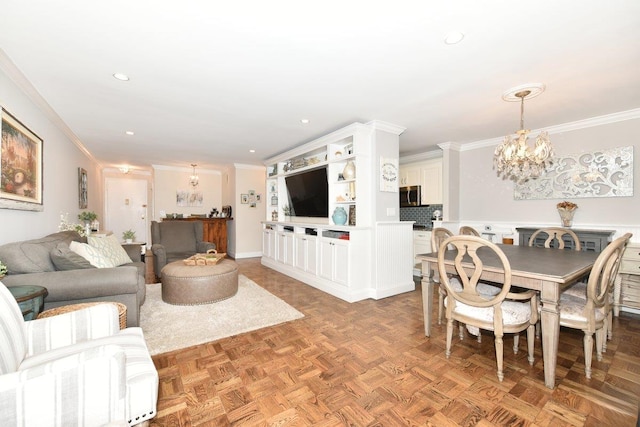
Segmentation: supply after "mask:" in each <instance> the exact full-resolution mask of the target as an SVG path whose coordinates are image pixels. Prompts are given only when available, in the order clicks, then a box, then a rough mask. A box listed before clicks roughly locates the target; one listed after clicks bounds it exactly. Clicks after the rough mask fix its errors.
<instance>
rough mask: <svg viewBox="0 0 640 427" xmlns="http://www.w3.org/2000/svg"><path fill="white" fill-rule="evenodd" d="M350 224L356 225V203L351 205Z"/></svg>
mask: <svg viewBox="0 0 640 427" xmlns="http://www.w3.org/2000/svg"><path fill="white" fill-rule="evenodd" d="M348 221H349V225H356V205H351V206H349V220H348Z"/></svg>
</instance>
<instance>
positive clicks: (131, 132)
mask: <svg viewBox="0 0 640 427" xmlns="http://www.w3.org/2000/svg"><path fill="white" fill-rule="evenodd" d="M125 133H126V134H127V135H135V134H134V133H133V131H132V130H128V131H126V132H125Z"/></svg>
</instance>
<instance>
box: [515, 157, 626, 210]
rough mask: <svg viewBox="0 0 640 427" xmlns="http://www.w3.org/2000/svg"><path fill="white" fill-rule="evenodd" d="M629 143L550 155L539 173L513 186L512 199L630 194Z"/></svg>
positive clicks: (622, 195)
mask: <svg viewBox="0 0 640 427" xmlns="http://www.w3.org/2000/svg"><path fill="white" fill-rule="evenodd" d="M632 196H633V145H630V146H626V147H616V148H609V149H604V150H596V151H589V152H586V153H576V154H568V155H565V156H562V157H560V156H558V157H556V158H554V162H553V166H551V168H550V169H549V170H548V171H547V172H546V173H545V174H544V175H543V176H541V177H539V178H537V179H532V180H529V181H527V182H525V183H524V184H516V185H515V187H514V193H513V198H514V200H535V199H567V198H579V197H632Z"/></svg>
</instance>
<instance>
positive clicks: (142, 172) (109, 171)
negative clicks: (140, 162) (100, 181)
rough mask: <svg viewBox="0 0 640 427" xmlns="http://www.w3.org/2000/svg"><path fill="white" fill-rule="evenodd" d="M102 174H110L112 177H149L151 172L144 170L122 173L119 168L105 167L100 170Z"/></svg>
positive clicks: (130, 170) (131, 170)
mask: <svg viewBox="0 0 640 427" xmlns="http://www.w3.org/2000/svg"><path fill="white" fill-rule="evenodd" d="M102 172H103V173H105V174H112V175H129V176H131V175H145V176H151V171H150V170H146V169H129V172H127V173H124V172H122V171H121V170H120V169H119V168H112V167H107V168H104V169H102Z"/></svg>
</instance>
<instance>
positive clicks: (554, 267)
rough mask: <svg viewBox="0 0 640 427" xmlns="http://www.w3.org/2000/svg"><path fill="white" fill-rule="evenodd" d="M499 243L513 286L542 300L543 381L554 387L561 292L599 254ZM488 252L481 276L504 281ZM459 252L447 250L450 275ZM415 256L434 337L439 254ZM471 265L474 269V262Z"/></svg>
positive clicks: (427, 326) (585, 272) (426, 317)
mask: <svg viewBox="0 0 640 427" xmlns="http://www.w3.org/2000/svg"><path fill="white" fill-rule="evenodd" d="M498 246H499V247H500V249H502V251H503V252H504V254H505V255H506V256H507V259H508V260H509V264H510V265H511V285H512V286H518V287H520V288H525V289H533V290H535V291H538V293H539V296H540V301H541V303H542V308H541V312H540V319H541V328H542V330H541V340H542V357H543V361H544V382H545V385H546V386H547V387H549V388H551V389H553V388H554V387H555V374H556V361H557V358H558V342H559V336H560V312H559V304H560V293H561V292H562V291H563V290H564V289H566V288H568V287H569V286H571V285H573V284H574V283H576V282H578V281H579V280H580V279H582V278H585V276H587V275H588V274H589V272H590V271H591V268H592V267H593V265H594V263H595V261H596V259H597V258H598V255H599V254H598V253H596V252H586V251H573V250H561V249H554V248H540V247H530V246H519V245H504V244H499V245H498ZM487 252H488V253H487V256H486V257H483V258H482V260H483V263H484V266H483V270H482V275H481V279H482V280H486V281H490V282H495V283H503V281H504V270H503V269H502V263H501V261H500V260H499V258H498V257H497V256H496V255H495V253H493V252H492V251H487ZM489 252H491V253H489ZM456 254H457V251H455V250H451V249H449V250H446V253H445V257H444V258H445V260H444V264H445V268H446V271H447V273H448V274H456V272H455V269H454V266H453V259H454V257H455V256H456ZM416 257H417V258H419V259H420V260H421V262H422V306H423V312H424V333H425V335H426V336H428V337H429V336H431V319H432V312H433V290H434V285H437V283H436V282H437V281H438V280H439V279H438V253H437V252H433V253H426V254H419V255H416ZM468 266H469V268H472V265H471V264H469V265H468ZM465 268H466V266H465ZM585 280H586V279H585Z"/></svg>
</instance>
